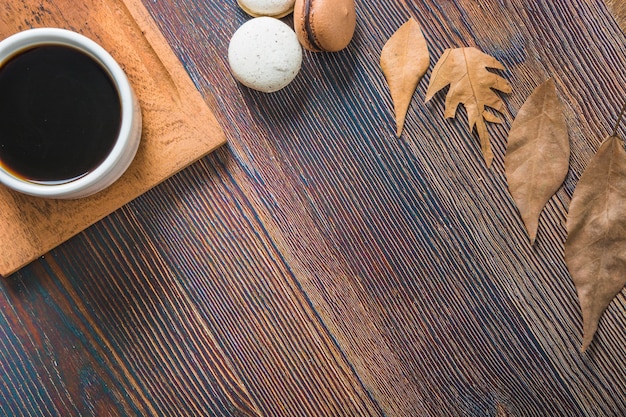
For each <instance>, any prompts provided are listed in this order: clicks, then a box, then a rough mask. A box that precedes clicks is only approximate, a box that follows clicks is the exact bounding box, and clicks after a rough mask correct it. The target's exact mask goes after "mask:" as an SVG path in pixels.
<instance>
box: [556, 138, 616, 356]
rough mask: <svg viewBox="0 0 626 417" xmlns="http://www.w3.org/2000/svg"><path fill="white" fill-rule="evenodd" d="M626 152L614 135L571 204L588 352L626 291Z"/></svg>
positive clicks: (572, 252)
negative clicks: (613, 304)
mask: <svg viewBox="0 0 626 417" xmlns="http://www.w3.org/2000/svg"><path fill="white" fill-rule="evenodd" d="M625 248H626V151H625V150H624V143H623V142H622V140H621V139H620V138H619V137H618V136H617V135H616V134H615V133H614V134H613V135H612V136H610V137H609V138H607V139H606V140H605V141H604V143H603V144H602V145H601V146H600V149H598V152H597V153H596V155H595V156H594V157H593V158H592V159H591V161H590V162H589V165H588V166H587V168H586V169H585V171H584V172H583V174H582V176H581V177H580V180H579V181H578V184H577V185H576V189H575V190H574V194H573V196H572V201H571V203H570V208H569V214H568V219H567V240H566V242H565V262H566V263H567V267H568V269H569V271H570V274H571V276H572V280H573V281H574V285H575V286H576V290H577V292H578V300H579V303H580V306H581V310H582V316H583V342H582V347H581V350H582V351H583V352H584V351H585V350H586V349H587V347H589V345H590V344H591V341H592V340H593V336H594V334H595V333H596V330H597V328H598V323H599V321H600V318H601V317H602V315H603V314H604V311H605V310H606V308H607V307H608V306H609V304H610V303H611V301H612V300H613V298H614V297H615V296H616V295H617V294H618V293H619V292H621V291H622V289H623V288H624V285H626V249H625Z"/></svg>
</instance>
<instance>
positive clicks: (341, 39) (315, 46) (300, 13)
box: [294, 0, 356, 52]
mask: <svg viewBox="0 0 626 417" xmlns="http://www.w3.org/2000/svg"><path fill="white" fill-rule="evenodd" d="M294 28H295V31H296V34H297V35H298V40H299V41H300V43H301V44H302V46H303V47H304V48H306V49H308V50H310V51H326V52H336V51H340V50H342V49H344V48H345V47H346V46H348V44H349V43H350V41H351V40H352V37H353V36H354V30H355V28H356V10H355V3H354V0H296V2H295V6H294Z"/></svg>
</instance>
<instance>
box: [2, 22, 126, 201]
mask: <svg viewBox="0 0 626 417" xmlns="http://www.w3.org/2000/svg"><path fill="white" fill-rule="evenodd" d="M39 45H64V46H69V47H73V48H76V49H78V50H80V51H82V52H84V53H86V54H88V55H89V56H90V57H91V58H92V59H94V60H95V61H97V62H99V63H100V65H101V66H102V67H103V68H104V69H105V70H106V71H108V73H109V76H110V77H111V81H112V82H113V84H114V85H115V88H116V89H117V93H118V95H119V99H120V107H121V123H120V129H119V132H118V136H117V138H116V140H115V144H114V145H113V148H112V150H111V151H110V152H109V154H108V155H107V157H106V158H105V159H104V161H102V162H101V163H100V164H99V165H98V166H97V167H96V168H95V169H93V170H92V171H90V172H88V173H87V174H86V175H84V176H82V177H80V178H77V179H75V180H72V181H69V182H65V183H61V184H38V183H35V182H30V181H27V180H23V179H20V178H17V177H15V176H13V175H11V174H10V173H8V172H7V171H6V170H5V169H3V168H2V167H0V183H3V184H4V185H6V186H8V187H10V188H12V189H14V190H17V191H20V192H22V193H25V194H30V195H35V196H40V197H57V198H63V197H68V196H69V197H71V196H72V195H79V194H81V193H84V192H85V191H86V190H89V189H92V188H94V187H97V185H98V183H99V182H100V181H103V180H106V179H107V177H108V176H109V175H113V174H112V173H113V172H114V171H115V170H116V169H119V167H118V166H117V163H118V162H119V161H121V160H122V161H123V160H124V159H125V156H126V153H127V152H128V150H127V147H128V146H129V145H130V142H131V141H132V139H133V134H134V132H133V130H134V124H133V118H134V112H135V108H134V106H135V102H136V98H135V96H134V93H133V90H132V87H131V85H130V82H129V81H128V78H127V76H126V74H125V72H124V71H123V70H122V68H121V67H120V65H119V64H118V63H117V61H115V59H114V58H113V57H112V56H111V55H110V54H109V53H108V52H107V51H106V50H105V49H104V48H103V47H102V46H100V45H99V44H98V43H96V42H95V41H93V40H91V39H90V38H88V37H86V36H84V35H81V34H80V33H77V32H73V31H71V30H67V29H60V28H35V29H27V30H25V31H22V32H18V33H15V34H13V35H11V36H9V37H8V38H5V39H3V40H2V41H0V68H1V67H2V65H3V64H4V63H5V62H6V61H8V60H10V59H11V58H12V57H13V56H15V54H17V53H19V52H21V51H23V50H25V49H29V48H32V47H36V46H39ZM123 168H124V170H125V169H126V167H123Z"/></svg>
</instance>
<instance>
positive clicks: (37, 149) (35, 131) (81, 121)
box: [0, 44, 121, 184]
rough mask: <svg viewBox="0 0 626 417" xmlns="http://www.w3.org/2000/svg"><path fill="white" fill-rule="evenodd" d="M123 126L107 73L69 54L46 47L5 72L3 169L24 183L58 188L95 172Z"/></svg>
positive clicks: (1, 80) (0, 120)
mask: <svg viewBox="0 0 626 417" xmlns="http://www.w3.org/2000/svg"><path fill="white" fill-rule="evenodd" d="M120 123H121V104H120V98H119V94H118V92H117V89H116V88H115V85H114V84H113V81H112V80H111V77H110V75H109V74H108V72H107V71H106V70H105V69H104V68H103V67H102V66H101V65H100V64H99V63H98V62H96V61H95V60H93V59H92V58H91V57H89V56H88V55H86V54H85V53H83V52H81V51H79V50H76V49H73V48H71V47H66V46H60V45H52V44H51V45H43V46H37V47H34V48H32V49H28V50H26V51H23V52H20V53H19V54H17V55H15V56H14V57H12V58H10V59H9V61H7V62H6V63H5V64H4V65H2V67H0V165H1V166H2V167H3V168H4V169H5V170H7V171H9V172H11V173H12V174H13V175H16V176H18V177H20V178H22V179H25V180H27V181H31V182H37V183H43V184H59V183H64V182H69V181H72V180H75V179H77V178H80V177H82V176H84V175H86V174H88V173H89V172H90V171H92V170H93V169H95V168H96V167H97V166H98V165H99V164H100V163H101V162H102V161H103V160H104V159H105V158H106V156H107V155H108V154H109V152H110V151H111V149H112V148H113V145H114V143H115V140H116V139H117V135H118V133H119V129H120Z"/></svg>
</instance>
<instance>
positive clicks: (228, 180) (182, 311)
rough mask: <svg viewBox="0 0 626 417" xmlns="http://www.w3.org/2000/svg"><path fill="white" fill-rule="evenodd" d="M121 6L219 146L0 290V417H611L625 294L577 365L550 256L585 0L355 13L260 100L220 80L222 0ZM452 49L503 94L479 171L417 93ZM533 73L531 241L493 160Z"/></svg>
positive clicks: (576, 146) (598, 69)
mask: <svg viewBox="0 0 626 417" xmlns="http://www.w3.org/2000/svg"><path fill="white" fill-rule="evenodd" d="M145 4H146V7H147V8H148V9H149V11H150V13H151V14H152V15H153V16H154V18H155V20H156V21H157V23H158V25H159V27H160V29H161V30H162V32H163V33H164V35H165V36H166V38H167V39H168V40H169V41H170V43H171V45H172V47H173V49H174V51H175V52H176V54H177V55H178V56H179V57H180V59H181V61H182V62H183V63H184V65H185V68H186V69H187V71H188V72H189V74H190V75H191V77H192V79H193V80H194V82H195V83H196V85H197V87H198V89H199V90H200V91H201V92H202V94H203V96H204V97H205V98H206V100H207V102H208V103H209V105H210V107H211V108H212V110H213V111H214V112H215V113H216V115H217V117H218V119H219V121H220V124H221V125H222V127H223V129H224V131H225V132H226V135H227V137H228V145H227V146H225V147H223V148H221V149H220V150H218V151H217V152H215V153H214V154H212V155H210V156H208V157H206V158H204V159H202V160H201V161H200V162H198V163H196V164H194V165H192V166H191V167H190V168H188V169H186V170H184V171H183V172H181V173H180V174H178V175H176V176H174V177H173V178H171V179H170V180H168V181H166V182H165V183H163V184H161V185H160V186H158V187H157V188H155V189H153V190H152V191H150V192H148V193H147V194H145V195H143V196H141V197H140V198H138V199H136V200H135V201H133V202H132V203H130V204H128V205H127V206H125V207H123V208H122V209H120V210H118V211H117V212H115V213H114V214H112V215H111V216H109V217H107V218H105V219H104V220H103V221H101V222H99V223H97V224H96V225H94V226H93V227H91V228H89V229H87V230H86V231H85V232H83V233H81V234H80V235H78V236H77V237H75V238H73V239H71V240H70V241H69V242H67V243H65V244H63V245H61V246H60V247H58V248H57V249H55V250H53V251H52V252H50V253H49V254H46V255H45V256H44V257H42V258H41V259H39V260H37V261H35V262H34V263H32V264H30V265H29V266H27V267H25V268H24V269H22V270H20V271H19V272H17V273H16V274H14V275H12V276H11V277H9V278H7V279H5V280H2V281H0V374H1V377H0V415H3V416H22V415H23V416H72V415H97V416H116V415H163V416H200V415H211V416H383V415H384V416H422V415H423V416H624V415H626V371H625V369H626V355H624V350H625V348H626V337H625V336H624V329H625V327H626V297H625V294H624V292H622V293H621V294H620V295H618V296H617V297H616V299H615V300H614V301H613V303H612V304H611V305H610V307H609V308H608V310H607V312H606V313H605V316H604V318H603V319H602V321H601V323H600V328H599V330H598V333H597V335H596V339H595V341H594V343H593V344H592V346H591V347H590V348H589V349H588V351H587V352H585V353H584V354H583V353H581V352H580V349H579V348H580V343H581V337H582V335H581V333H582V330H581V318H580V310H579V306H578V300H577V297H576V291H575V288H574V286H573V283H572V280H571V278H570V276H569V274H568V271H567V267H566V265H565V263H564V260H563V243H564V240H565V237H566V231H565V219H566V214H567V208H568V205H569V202H570V199H571V196H572V192H573V190H574V187H575V185H576V183H577V181H578V179H579V177H580V175H581V173H582V171H583V169H584V167H585V166H586V165H587V163H588V161H589V158H590V157H591V156H592V155H593V154H594V152H595V150H596V149H597V148H598V146H599V144H600V143H601V141H602V139H603V138H604V137H605V136H607V135H608V134H609V133H610V131H611V130H612V126H613V124H614V123H615V120H616V118H617V113H618V112H619V108H620V107H621V104H622V103H623V101H624V97H625V96H626V86H625V84H624V81H625V74H626V52H625V50H626V36H625V35H624V33H623V32H622V31H621V30H620V28H619V26H618V24H617V23H616V19H615V17H614V15H613V14H611V12H610V10H609V9H608V8H607V5H606V4H605V3H604V2H603V1H601V0H550V1H548V0H546V1H538V0H537V1H524V0H507V1H496V0H492V1H474V0H471V1H470V0H456V1H452V0H444V1H441V0H438V1H435V0H424V1H411V2H409V4H408V5H404V4H402V3H400V2H391V1H384V2H379V1H375V0H363V1H357V16H358V27H357V31H356V34H355V37H354V39H353V42H352V43H351V45H350V46H349V48H348V49H347V50H344V51H342V52H340V53H336V54H312V53H305V55H304V62H303V68H302V71H301V73H300V74H299V76H298V77H297V79H296V80H295V81H294V82H293V83H292V84H291V85H290V86H289V87H288V88H286V89H284V90H281V91H280V92H277V93H273V94H270V95H265V94H262V93H256V92H253V91H250V90H248V89H246V88H243V87H241V86H240V85H238V84H237V83H236V82H235V81H234V80H233V78H232V77H231V75H230V73H229V69H228V63H227V47H228V42H229V38H230V36H231V35H232V33H233V32H234V31H235V30H236V29H237V28H238V27H239V25H241V24H242V23H243V22H245V21H246V20H247V19H248V17H247V16H246V15H245V14H244V13H243V12H242V11H240V10H239V9H238V7H237V5H236V2H235V1H234V0H230V1H221V0H220V1H217V0H211V1H198V0H183V1H173V0H169V1H167V0H164V1H147V0H146V1H145ZM409 15H413V16H414V17H415V18H416V19H417V20H418V21H419V23H420V24H421V25H422V28H423V31H424V34H425V36H426V39H427V42H428V45H429V50H430V53H431V60H432V63H431V68H430V69H429V72H428V73H427V74H426V77H425V79H424V80H423V81H422V82H421V83H420V84H419V86H418V89H417V91H416V93H415V96H414V101H413V103H412V105H411V108H410V110H409V115H408V118H407V122H406V126H405V132H404V134H403V136H402V137H400V138H396V137H395V136H394V120H393V116H392V111H391V109H392V104H391V101H390V97H389V93H388V91H387V88H386V83H385V81H384V78H383V75H382V73H381V71H380V70H379V66H378V60H379V54H380V50H381V48H382V46H383V45H384V43H385V41H386V40H387V39H388V38H389V36H391V34H392V33H393V32H394V31H395V30H396V28H397V27H399V26H400V25H401V24H402V23H403V22H404V21H405V20H406V19H407V18H408V16H409ZM290 19H291V18H290V17H288V18H286V19H285V21H286V22H287V23H289V24H291V23H292V21H291V20H290ZM458 46H476V47H478V48H479V49H481V50H483V51H484V52H486V53H488V54H491V55H493V56H494V57H496V58H497V59H499V60H500V61H501V62H502V63H503V64H504V65H505V66H506V71H503V72H502V73H501V74H502V75H503V76H504V77H505V78H506V79H508V80H509V81H510V82H511V84H512V85H513V88H514V91H513V93H512V94H511V95H508V96H505V97H504V100H505V103H506V106H507V110H506V112H505V114H504V115H503V116H504V123H503V124H502V125H490V126H489V132H490V134H491V137H492V140H493V144H494V153H495V160H494V164H493V167H492V168H491V169H486V168H485V165H484V163H483V161H482V158H481V156H480V153H479V147H478V142H477V138H476V136H475V134H474V135H472V134H470V133H469V132H468V129H467V127H466V118H465V112H464V110H463V109H460V111H459V114H458V117H457V119H454V120H444V119H443V110H444V100H445V94H443V93H441V94H438V95H437V96H436V97H435V98H434V99H433V100H432V101H431V102H429V103H428V104H424V100H423V98H424V95H425V91H426V86H427V83H428V79H429V78H430V74H431V71H432V66H433V65H434V62H435V61H436V59H437V58H438V57H439V56H440V55H441V53H442V51H443V50H444V49H445V48H449V47H458ZM548 77H553V78H554V79H555V81H556V86H557V90H558V93H559V96H560V98H561V100H562V101H563V104H564V107H565V115H566V118H567V123H568V128H569V134H570V141H571V147H572V157H571V170H570V173H569V175H568V177H567V179H566V182H565V184H564V186H563V187H562V188H561V189H560V190H559V191H558V193H557V194H556V196H555V197H554V198H553V199H552V200H551V201H550V202H549V203H548V205H547V208H546V210H545V211H544V213H543V214H542V216H541V219H540V225H539V235H538V239H537V243H536V245H535V246H534V247H531V246H530V245H529V243H528V239H527V237H526V234H525V232H524V229H523V225H522V223H521V220H520V219H519V216H518V214H517V210H516V208H515V205H514V203H513V201H512V199H511V197H510V196H509V194H508V191H507V186H506V178H505V175H504V168H503V158H504V149H505V146H506V136H507V133H508V130H509V128H510V125H511V122H512V119H513V117H514V115H515V114H516V113H517V111H518V109H519V107H520V106H521V105H522V103H523V102H524V100H525V99H526V97H527V96H528V95H529V94H530V92H531V91H532V90H533V89H534V88H535V87H536V86H537V85H538V84H540V83H541V82H543V81H544V80H545V79H546V78H548ZM619 133H620V134H621V135H622V136H626V129H625V128H624V127H623V126H622V127H621V128H620V129H619Z"/></svg>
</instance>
